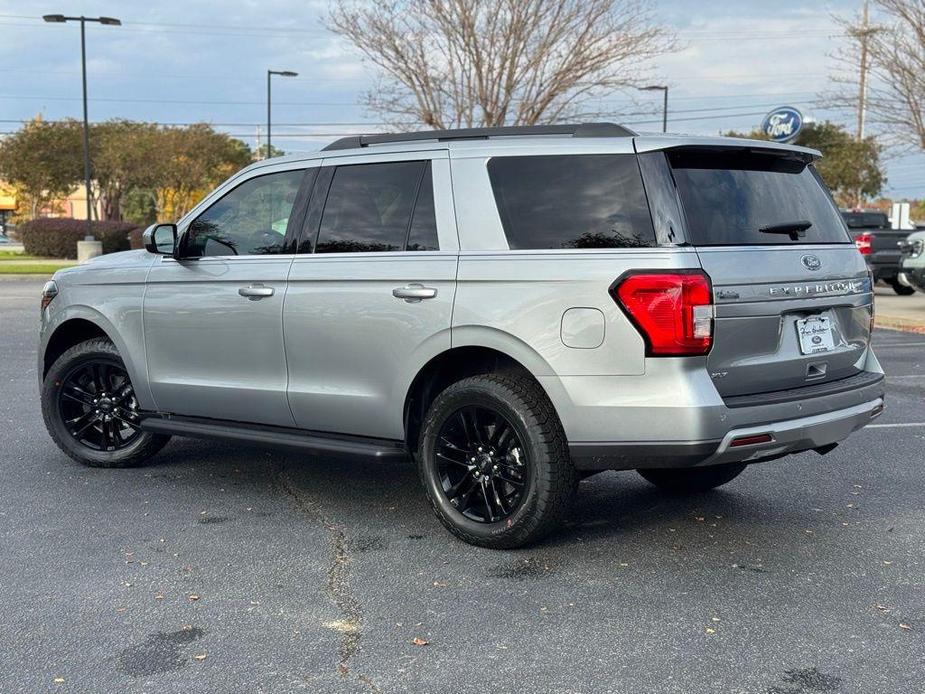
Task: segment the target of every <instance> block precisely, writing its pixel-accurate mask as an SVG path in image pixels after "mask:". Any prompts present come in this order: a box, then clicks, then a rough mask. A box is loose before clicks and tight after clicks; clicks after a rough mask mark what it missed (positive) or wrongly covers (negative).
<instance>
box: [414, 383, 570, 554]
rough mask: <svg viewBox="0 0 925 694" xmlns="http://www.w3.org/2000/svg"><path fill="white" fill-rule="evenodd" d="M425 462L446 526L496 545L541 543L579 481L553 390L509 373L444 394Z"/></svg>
mask: <svg viewBox="0 0 925 694" xmlns="http://www.w3.org/2000/svg"><path fill="white" fill-rule="evenodd" d="M418 466H419V471H420V474H421V479H422V481H423V483H424V489H425V491H426V493H427V496H428V499H429V501H430V503H431V506H432V507H433V509H434V511H435V513H436V514H437V517H438V518H439V519H440V521H441V522H442V523H443V525H445V526H446V528H447V529H448V530H449V531H450V532H451V533H453V534H454V535H456V536H457V537H459V538H460V539H462V540H464V541H465V542H468V543H470V544H473V545H478V546H480V547H490V548H494V549H506V548H513V547H520V546H522V545H525V544H528V543H530V542H535V541H536V540H538V539H540V538H541V537H543V536H544V535H546V534H547V533H548V532H550V531H551V530H552V529H553V528H555V527H556V526H557V525H558V524H559V523H560V522H561V520H562V519H563V517H564V516H565V513H566V511H567V509H568V506H569V503H570V501H571V499H572V496H573V494H574V490H575V485H576V480H577V477H576V474H575V470H574V468H573V467H572V464H571V461H570V460H569V455H568V448H567V446H566V443H565V434H564V432H563V431H562V425H561V424H560V423H559V418H558V417H557V415H556V413H555V411H554V410H553V407H552V404H551V403H550V402H549V400H548V398H547V397H546V394H545V393H544V392H543V391H542V389H541V388H540V387H539V386H538V385H537V384H536V383H534V382H533V381H532V380H530V379H528V378H525V377H521V376H517V375H508V374H504V375H502V374H486V375H480V376H472V377H470V378H466V379H463V380H461V381H458V382H456V383H454V384H453V385H451V386H449V387H448V388H447V389H446V390H444V391H443V392H442V393H440V395H438V396H437V398H436V400H434V402H433V404H432V405H431V406H430V409H429V411H428V413H427V417H426V420H425V422H424V428H423V433H422V436H421V446H420V451H419V455H418Z"/></svg>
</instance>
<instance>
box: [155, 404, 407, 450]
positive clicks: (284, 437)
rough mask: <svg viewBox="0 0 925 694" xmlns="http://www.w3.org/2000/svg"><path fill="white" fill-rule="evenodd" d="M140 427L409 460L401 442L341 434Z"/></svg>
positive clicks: (164, 419) (158, 424)
mask: <svg viewBox="0 0 925 694" xmlns="http://www.w3.org/2000/svg"><path fill="white" fill-rule="evenodd" d="M141 428H142V429H143V430H144V431H150V432H152V433H155V434H167V435H170V436H190V437H193V438H200V439H226V440H230V441H244V442H246V443H253V444H257V445H261V446H269V447H277V446H281V447H285V448H298V449H301V450H308V451H312V452H314V453H319V454H325V455H336V456H343V457H349V458H376V459H379V460H401V459H404V460H407V459H408V458H409V456H408V450H407V448H406V447H405V444H404V443H403V442H401V441H392V440H389V439H374V438H366V437H362V436H349V435H343V434H322V433H318V432H314V431H303V430H301V429H288V428H285V427H274V426H262V425H259V424H242V423H240V422H224V421H218V420H210V419H199V418H192V417H173V416H170V415H167V416H164V415H149V416H147V417H145V418H144V419H142V420H141Z"/></svg>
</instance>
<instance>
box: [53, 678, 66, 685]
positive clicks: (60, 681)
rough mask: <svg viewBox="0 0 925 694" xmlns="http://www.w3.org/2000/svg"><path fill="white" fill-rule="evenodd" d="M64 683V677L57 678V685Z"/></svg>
mask: <svg viewBox="0 0 925 694" xmlns="http://www.w3.org/2000/svg"><path fill="white" fill-rule="evenodd" d="M63 683H64V678H63V677H55V684H63Z"/></svg>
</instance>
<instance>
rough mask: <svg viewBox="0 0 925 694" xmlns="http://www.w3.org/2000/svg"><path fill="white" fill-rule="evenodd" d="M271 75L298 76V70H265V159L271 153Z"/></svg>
mask: <svg viewBox="0 0 925 694" xmlns="http://www.w3.org/2000/svg"><path fill="white" fill-rule="evenodd" d="M273 75H279V76H280V77H298V75H299V73H298V72H293V71H292V70H267V155H266V157H264V158H265V159H269V158H270V156H271V154H272V151H273V150H271V149H270V145H271V137H270V128H271V118H270V113H271V103H272V96H271V92H270V78H271V77H272V76H273Z"/></svg>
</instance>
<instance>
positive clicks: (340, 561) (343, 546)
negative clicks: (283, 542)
mask: <svg viewBox="0 0 925 694" xmlns="http://www.w3.org/2000/svg"><path fill="white" fill-rule="evenodd" d="M276 479H277V481H278V484H279V486H280V488H281V489H282V490H283V491H284V492H285V493H286V494H287V495H288V496H289V498H290V499H291V500H292V504H293V505H294V506H295V507H296V508H297V509H298V510H299V511H300V512H302V513H304V514H305V515H306V516H308V517H309V518H311V519H312V520H314V521H316V522H318V523H320V524H321V525H323V526H324V528H325V529H326V530H327V531H328V534H329V536H330V543H331V565H330V566H329V567H328V574H327V575H328V580H327V585H326V586H325V592H327V594H328V595H329V596H330V598H331V600H332V602H333V603H334V604H335V605H336V606H337V609H338V610H340V613H341V615H342V617H343V618H342V619H341V620H340V621H339V622H337V623H336V624H332V625H329V626H331V627H332V628H335V629H336V630H337V631H339V632H340V633H341V642H340V652H339V655H340V661H339V663H338V665H337V671H338V672H339V673H340V675H341V676H342V677H347V676H348V675H349V674H350V659H351V658H352V657H353V655H354V654H355V653H356V651H357V648H358V647H359V645H360V639H361V638H362V636H363V615H362V612H361V610H360V604H359V602H358V601H357V599H356V597H354V595H353V593H352V592H351V589H350V564H351V555H350V549H349V547H348V545H347V536H346V534H345V532H344V528H343V526H342V525H338V524H337V523H335V522H334V521H333V520H331V519H330V518H329V517H328V516H327V514H325V512H324V510H323V509H322V508H321V506H320V505H319V504H318V502H316V501H315V500H313V499H311V498H310V497H308V496H307V495H305V494H304V493H302V492H301V491H300V490H299V489H298V488H297V487H296V485H294V484H293V482H292V480H291V479H290V478H289V476H288V475H287V474H286V472H285V470H282V469H281V470H280V471H279V472H278V473H277V475H276ZM359 680H360V681H361V682H362V683H363V684H365V685H366V686H367V687H369V688H370V689H372V690H373V691H376V692H378V691H379V688H378V687H376V685H375V684H373V682H372V680H370V679H369V678H368V677H367V676H365V675H359Z"/></svg>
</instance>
